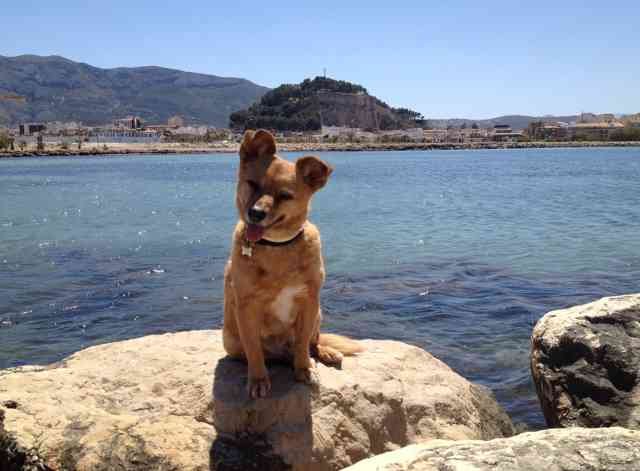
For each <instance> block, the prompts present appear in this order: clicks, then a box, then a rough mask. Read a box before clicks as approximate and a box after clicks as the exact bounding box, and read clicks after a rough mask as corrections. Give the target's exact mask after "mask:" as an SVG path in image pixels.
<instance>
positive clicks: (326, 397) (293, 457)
mask: <svg viewBox="0 0 640 471" xmlns="http://www.w3.org/2000/svg"><path fill="white" fill-rule="evenodd" d="M363 343H364V344H365V346H366V348H367V351H366V352H364V353H362V354H361V355H359V356H358V357H353V358H347V359H345V361H344V364H343V367H342V370H337V369H333V368H328V367H325V366H324V365H317V367H316V369H315V372H314V377H315V380H316V381H317V382H316V383H315V384H314V385H311V386H307V385H302V384H299V383H296V382H294V380H293V372H292V370H291V368H290V367H289V366H286V365H270V366H269V371H270V374H271V378H272V382H273V391H272V395H271V396H270V397H269V398H266V399H259V400H255V401H251V400H249V399H248V398H247V395H246V392H245V385H244V384H245V381H246V365H244V364H243V363H241V362H238V361H233V360H230V359H228V358H225V355H224V351H223V349H222V338H221V333H220V331H194V332H182V333H176V334H167V335H161V336H149V337H143V338H139V339H135V340H129V341H124V342H118V343H113V344H106V345H100V346H96V347H91V348H88V349H86V350H83V351H81V352H78V353H76V354H74V355H72V356H71V357H69V358H67V359H66V360H64V361H62V362H60V363H57V364H54V365H49V366H45V367H24V368H20V369H15V370H5V371H1V372H0V411H1V413H2V416H3V417H4V419H3V420H2V421H1V422H0V443H1V444H3V445H2V446H3V447H4V448H3V449H2V450H0V469H3V470H4V469H5V468H3V466H6V469H20V468H19V467H16V465H15V464H13V465H11V466H13V468H12V467H9V465H8V464H7V463H8V462H9V461H8V460H9V457H10V456H12V457H13V460H14V462H15V461H16V460H23V461H25V460H30V461H32V462H34V463H35V465H36V466H40V468H33V469H73V470H107V469H119V470H134V469H135V470H150V469H152V470H196V469H197V470H217V471H230V470H251V469H255V470H284V469H294V470H305V471H306V470H311V471H313V470H337V469H341V468H343V467H345V466H347V465H350V464H352V463H355V462H356V461H358V460H360V459H363V458H366V457H368V456H372V455H373V454H376V453H381V452H385V451H389V450H393V449H395V448H398V447H400V446H404V445H407V444H410V443H414V442H419V441H422V440H427V439H432V438H443V439H454V440H457V439H490V438H494V437H502V436H508V435H510V434H512V432H513V427H512V425H511V422H510V420H509V418H508V417H507V416H506V414H505V413H504V411H503V410H502V409H501V408H500V407H499V406H498V405H497V404H496V402H495V401H494V399H493V398H492V396H491V395H490V394H489V393H488V392H487V391H485V390H484V389H483V388H481V387H479V386H476V385H473V384H471V383H469V382H468V381H466V380H464V379H463V378H462V377H460V376H459V375H457V374H456V373H454V372H453V371H452V370H450V369H449V368H448V367H447V366H446V365H445V364H443V363H442V362H440V361H439V360H437V359H435V358H434V357H432V356H431V355H429V354H428V353H427V352H425V351H423V350H420V349H418V348H415V347H411V346H409V345H406V344H403V343H399V342H390V341H372V340H367V341H364V342H363ZM2 460H4V462H3V461H2Z"/></svg>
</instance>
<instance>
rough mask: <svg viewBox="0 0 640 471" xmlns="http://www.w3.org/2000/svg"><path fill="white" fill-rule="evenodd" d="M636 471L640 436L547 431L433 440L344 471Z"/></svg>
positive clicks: (616, 432) (616, 429)
mask: <svg viewBox="0 0 640 471" xmlns="http://www.w3.org/2000/svg"><path fill="white" fill-rule="evenodd" d="M409 470H411V471H485V470H486V471H534V470H545V471H586V470H589V471H640V432H638V431H635V430H627V429H624V428H621V427H612V428H607V429H598V430H596V429H588V428H579V427H576V428H572V429H550V430H544V431H541V432H529V433H523V434H521V435H516V436H514V437H511V438H500V439H495V440H489V441H479V440H462V441H450V440H432V441H430V442H427V443H421V444H417V445H409V446H407V447H404V448H401V449H400V450H396V451H391V452H389V453H383V454H381V455H378V456H375V457H373V458H369V459H366V460H363V461H360V462H359V463H357V464H355V465H353V466H349V467H348V468H345V469H344V471H409Z"/></svg>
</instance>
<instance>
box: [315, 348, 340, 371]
mask: <svg viewBox="0 0 640 471" xmlns="http://www.w3.org/2000/svg"><path fill="white" fill-rule="evenodd" d="M343 359H344V356H343V355H342V353H340V352H339V351H338V350H335V349H333V348H331V347H327V346H324V345H318V360H320V361H321V362H322V363H324V364H325V365H328V366H336V367H340V366H341V365H342V360H343Z"/></svg>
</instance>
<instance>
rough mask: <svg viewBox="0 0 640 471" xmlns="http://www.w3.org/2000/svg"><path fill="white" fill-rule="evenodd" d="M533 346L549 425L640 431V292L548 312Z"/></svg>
mask: <svg viewBox="0 0 640 471" xmlns="http://www.w3.org/2000/svg"><path fill="white" fill-rule="evenodd" d="M531 344H532V345H531V372H532V374H533V379H534V382H535V384H536V389H537V392H538V397H539V398H540V403H541V405H542V409H543V411H544V416H545V419H546V421H547V424H549V425H550V426H563V427H565V426H584V427H605V426H611V425H619V426H622V427H627V428H634V429H640V294H632V295H627V296H614V297H608V298H603V299H600V300H598V301H596V302H593V303H589V304H585V305H582V306H575V307H572V308H569V309H560V310H557V311H552V312H549V313H548V314H546V315H545V316H544V317H543V318H542V319H540V321H539V322H538V323H537V325H536V327H535V329H534V330H533V335H532V337H531Z"/></svg>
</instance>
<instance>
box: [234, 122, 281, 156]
mask: <svg viewBox="0 0 640 471" xmlns="http://www.w3.org/2000/svg"><path fill="white" fill-rule="evenodd" d="M275 153H276V140H275V139H274V138H273V136H272V135H271V133H270V132H269V131H265V130H264V129H259V130H258V131H251V130H249V131H246V132H245V133H244V137H243V139H242V144H240V158H241V159H242V160H253V159H258V158H262V157H272V156H273V155H275Z"/></svg>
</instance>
